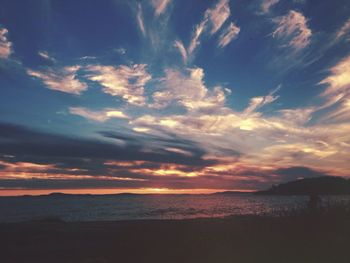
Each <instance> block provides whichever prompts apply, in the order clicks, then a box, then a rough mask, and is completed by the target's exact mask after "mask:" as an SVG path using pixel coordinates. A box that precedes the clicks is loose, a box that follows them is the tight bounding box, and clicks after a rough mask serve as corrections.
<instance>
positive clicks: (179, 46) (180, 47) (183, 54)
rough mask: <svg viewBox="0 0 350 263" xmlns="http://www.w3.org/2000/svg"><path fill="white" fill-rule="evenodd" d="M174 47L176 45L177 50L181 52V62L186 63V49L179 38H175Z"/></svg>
mask: <svg viewBox="0 0 350 263" xmlns="http://www.w3.org/2000/svg"><path fill="white" fill-rule="evenodd" d="M174 47H176V48H177V49H178V51H179V52H180V54H181V57H182V60H183V62H184V63H186V62H187V51H186V48H185V47H184V45H183V43H182V42H181V41H180V40H175V42H174Z"/></svg>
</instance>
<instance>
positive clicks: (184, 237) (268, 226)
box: [0, 217, 350, 263]
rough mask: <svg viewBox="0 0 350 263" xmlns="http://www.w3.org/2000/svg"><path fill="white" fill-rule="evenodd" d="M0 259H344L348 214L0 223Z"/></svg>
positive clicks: (216, 262) (349, 237) (349, 258)
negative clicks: (337, 216) (339, 215)
mask: <svg viewBox="0 0 350 263" xmlns="http://www.w3.org/2000/svg"><path fill="white" fill-rule="evenodd" d="M0 237H1V238H0V262H1V263H15V262H26V263H28V262H37V263H40V262H45V263H49V262H50V263H51V262H57V263H58V262H59V263H65V262H74V263H75V262H84V263H88V262H101V263H102V262H135V263H138V262H152V263H157V262H191V263H193V262H201V263H202V262H213V263H221V262H223V263H224V262H238V263H244V262H269V263H271V262H278V263H288V262H293V263H296V262H297V263H302V262H305V263H306V262H307V263H312V262H315V263H320V262H327V263H328V262H332V263H337V262H344V263H345V262H347V263H348V262H350V250H349V244H350V221H349V218H341V219H339V218H337V219H335V218H332V217H327V218H322V219H317V218H316V217H308V218H304V217H301V218H298V217H296V218H289V217H285V218H261V217H244V218H229V219H195V220H179V221H176V220H174V221H173V220H164V221H159V220H148V221H120V222H69V223H66V222H48V221H47V222H44V221H42V222H27V223H11V224H4V223H3V224H0Z"/></svg>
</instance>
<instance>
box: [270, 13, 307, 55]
mask: <svg viewBox="0 0 350 263" xmlns="http://www.w3.org/2000/svg"><path fill="white" fill-rule="evenodd" d="M274 21H275V22H276V23H277V28H276V30H275V31H274V32H273V33H272V36H273V37H277V38H279V39H281V40H282V41H283V42H285V45H286V46H289V47H292V48H293V49H294V50H296V51H299V50H301V49H303V48H305V47H307V46H308V45H309V44H310V39H311V36H312V32H311V30H310V28H309V27H308V25H307V19H306V18H305V16H304V15H303V14H302V13H299V12H297V11H294V10H291V11H289V13H288V14H286V15H285V16H281V17H278V18H276V19H275V20H274Z"/></svg>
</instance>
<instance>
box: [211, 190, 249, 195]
mask: <svg viewBox="0 0 350 263" xmlns="http://www.w3.org/2000/svg"><path fill="white" fill-rule="evenodd" d="M251 193H252V192H246V191H223V192H216V193H212V194H213V195H237V194H251Z"/></svg>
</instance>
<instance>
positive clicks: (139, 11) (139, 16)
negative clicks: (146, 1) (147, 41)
mask: <svg viewBox="0 0 350 263" xmlns="http://www.w3.org/2000/svg"><path fill="white" fill-rule="evenodd" d="M136 20H137V24H138V26H139V28H140V30H141V32H142V34H143V35H144V36H145V35H146V29H145V24H144V22H143V12H142V6H141V3H138V5H137V14H136Z"/></svg>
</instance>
